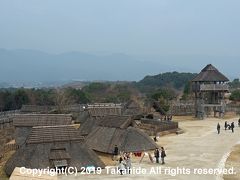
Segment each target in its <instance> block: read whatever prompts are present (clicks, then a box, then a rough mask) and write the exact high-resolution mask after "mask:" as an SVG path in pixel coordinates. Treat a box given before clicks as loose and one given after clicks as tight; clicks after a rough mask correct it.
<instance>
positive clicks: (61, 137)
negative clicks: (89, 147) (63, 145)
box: [27, 125, 84, 144]
mask: <svg viewBox="0 0 240 180" xmlns="http://www.w3.org/2000/svg"><path fill="white" fill-rule="evenodd" d="M77 132H78V131H77V129H75V128H74V125H68V126H65V125H62V126H38V127H33V128H32V132H31V133H30V135H29V137H28V139H27V144H39V143H52V142H66V141H67V142H70V141H83V139H84V138H83V137H82V136H80V135H79V134H78V133H77Z"/></svg>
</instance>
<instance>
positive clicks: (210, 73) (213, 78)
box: [192, 64, 229, 82]
mask: <svg viewBox="0 0 240 180" xmlns="http://www.w3.org/2000/svg"><path fill="white" fill-rule="evenodd" d="M227 81H229V79H228V78H227V77H226V76H225V75H223V74H222V73H221V72H219V71H218V69H217V68H215V67H214V66H213V65H212V64H208V65H207V66H206V67H205V68H203V69H202V71H201V72H200V73H199V74H198V75H197V76H196V77H195V78H193V80H192V82H227Z"/></svg>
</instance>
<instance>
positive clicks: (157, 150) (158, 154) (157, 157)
mask: <svg viewBox="0 0 240 180" xmlns="http://www.w3.org/2000/svg"><path fill="white" fill-rule="evenodd" d="M154 156H155V158H156V163H159V157H160V152H159V149H158V148H156V149H155V151H154Z"/></svg>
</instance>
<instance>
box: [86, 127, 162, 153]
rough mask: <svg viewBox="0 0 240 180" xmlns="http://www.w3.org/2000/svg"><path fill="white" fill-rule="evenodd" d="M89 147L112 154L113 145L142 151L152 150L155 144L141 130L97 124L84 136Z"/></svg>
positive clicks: (128, 150)
mask: <svg viewBox="0 0 240 180" xmlns="http://www.w3.org/2000/svg"><path fill="white" fill-rule="evenodd" d="M86 144H87V145H88V147H89V148H91V149H93V150H95V151H98V152H103V153H108V154H113V150H114V147H115V145H117V146H118V148H119V150H120V151H123V152H142V151H149V150H154V149H155V148H157V147H158V146H157V144H156V143H155V142H154V141H153V140H152V139H151V138H150V137H149V136H148V135H146V134H145V133H144V132H142V131H141V130H139V129H137V128H134V127H128V128H127V129H120V128H110V127H102V126H99V127H97V128H95V129H94V130H93V131H92V132H91V133H90V134H89V135H88V136H87V138H86Z"/></svg>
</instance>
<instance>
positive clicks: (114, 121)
mask: <svg viewBox="0 0 240 180" xmlns="http://www.w3.org/2000/svg"><path fill="white" fill-rule="evenodd" d="M133 125H134V121H133V119H132V118H131V117H130V116H105V117H102V118H89V119H88V120H87V121H85V122H84V123H83V124H81V126H80V128H79V132H80V134H81V135H84V136H85V135H88V134H89V133H90V132H91V131H92V130H93V129H94V127H97V126H105V127H112V128H121V129H125V128H127V127H129V126H133Z"/></svg>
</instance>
